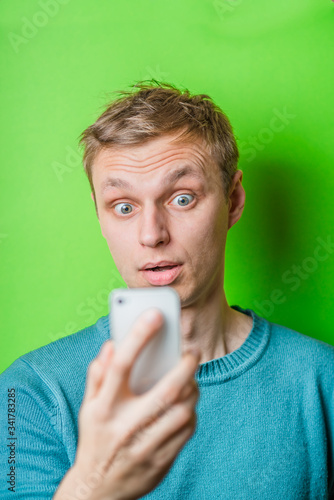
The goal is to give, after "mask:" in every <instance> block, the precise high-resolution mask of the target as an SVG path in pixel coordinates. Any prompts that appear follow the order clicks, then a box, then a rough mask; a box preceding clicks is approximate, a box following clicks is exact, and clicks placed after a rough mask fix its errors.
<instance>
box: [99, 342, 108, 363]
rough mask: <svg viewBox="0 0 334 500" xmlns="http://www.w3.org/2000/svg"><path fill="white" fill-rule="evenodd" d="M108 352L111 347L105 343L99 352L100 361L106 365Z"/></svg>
mask: <svg viewBox="0 0 334 500" xmlns="http://www.w3.org/2000/svg"><path fill="white" fill-rule="evenodd" d="M108 352H109V346H108V343H107V342H105V343H104V344H103V346H102V347H101V350H100V352H99V359H100V360H101V361H102V363H104V362H105V361H106V360H107V358H108Z"/></svg>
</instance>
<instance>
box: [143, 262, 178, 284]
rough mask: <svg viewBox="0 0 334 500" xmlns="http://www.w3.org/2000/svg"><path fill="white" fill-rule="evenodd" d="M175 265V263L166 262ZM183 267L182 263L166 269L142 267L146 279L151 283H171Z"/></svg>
mask: <svg viewBox="0 0 334 500" xmlns="http://www.w3.org/2000/svg"><path fill="white" fill-rule="evenodd" d="M164 265H165V266H167V265H170V266H171V265H173V264H164ZM181 268H182V264H178V265H176V266H175V267H173V269H166V271H149V270H148V269H142V270H141V272H142V273H143V275H144V277H145V279H146V280H147V281H148V282H149V283H150V284H151V285H169V284H170V283H172V282H173V281H174V280H175V279H176V278H177V277H178V275H179V274H180V272H181Z"/></svg>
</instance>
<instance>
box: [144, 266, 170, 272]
mask: <svg viewBox="0 0 334 500" xmlns="http://www.w3.org/2000/svg"><path fill="white" fill-rule="evenodd" d="M173 267H177V266H163V267H152V268H149V269H145V271H155V272H159V271H167V270H168V269H173Z"/></svg>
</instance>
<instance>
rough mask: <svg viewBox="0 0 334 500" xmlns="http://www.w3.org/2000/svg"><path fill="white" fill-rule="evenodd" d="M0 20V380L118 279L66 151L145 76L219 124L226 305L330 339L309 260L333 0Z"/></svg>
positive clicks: (33, 4)
mask: <svg viewBox="0 0 334 500" xmlns="http://www.w3.org/2000/svg"><path fill="white" fill-rule="evenodd" d="M0 19H1V54H2V59H1V68H0V69H1V75H2V78H1V83H0V85H1V101H2V120H1V138H2V147H1V162H2V165H1V169H0V176H1V178H0V182H1V219H0V258H1V317H0V321H1V350H0V353H1V359H0V371H2V370H3V369H5V368H6V367H7V366H9V365H10V364H11V363H12V362H13V360H14V359H16V358H17V357H18V356H20V355H22V354H24V353H25V352H27V351H30V350H32V349H35V348H38V347H39V346H41V345H44V344H47V343H49V342H51V341H53V340H56V339H57V338H60V337H62V336H65V335H68V334H70V333H73V332H75V331H77V330H79V329H81V328H84V327H85V326H88V325H90V324H92V323H94V322H95V321H96V320H97V319H98V318H99V317H100V316H102V315H105V314H107V313H108V305H107V295H108V292H109V291H110V290H111V289H112V288H114V287H118V286H125V284H124V282H123V280H122V279H121V277H120V276H119V274H118V272H117V270H116V269H115V266H114V263H113V260H112V258H111V256H110V253H109V250H108V247H107V244H106V242H105V240H104V239H103V237H102V235H101V233H100V229H99V226H98V221H97V218H96V215H95V211H94V205H93V202H92V200H91V198H90V190H89V184H88V180H87V179H86V177H85V175H84V172H83V168H82V163H81V157H80V153H79V150H78V146H77V144H78V136H79V135H80V133H81V132H82V131H83V130H84V129H85V128H86V127H87V126H88V125H90V124H91V123H93V121H94V120H95V119H96V118H97V117H98V115H99V114H100V113H101V112H102V110H103V107H104V104H105V103H106V102H107V101H108V100H109V99H110V97H111V92H112V91H114V90H117V89H126V88H129V85H131V84H133V83H135V82H136V81H138V80H141V79H150V78H156V79H158V80H165V81H169V82H171V83H174V84H176V85H180V86H183V87H186V88H189V89H190V90H191V91H192V92H195V93H207V94H209V95H210V96H211V97H212V98H213V99H214V101H215V102H216V103H217V104H218V105H219V106H220V107H221V108H222V109H223V110H224V111H225V112H226V113H227V115H228V117H229V118H230V120H231V123H232V125H233V127H234V131H235V134H236V137H237V140H238V144H239V146H240V151H241V159H240V164H239V168H240V169H241V170H243V172H244V175H243V185H244V187H245V190H246V205H245V209H244V213H243V215H242V218H241V219H240V221H239V222H238V223H237V224H236V225H235V226H233V227H232V228H231V230H230V231H229V233H228V240H227V250H226V278H225V290H226V296H227V300H228V303H229V304H230V305H232V304H238V305H240V306H241V307H245V308H251V309H253V310H254V311H255V312H257V313H258V314H260V315H261V316H264V317H266V318H267V319H269V320H270V321H272V322H274V323H279V324H282V325H285V326H288V327H290V328H292V329H294V330H297V331H300V332H302V333H304V334H306V335H309V336H311V337H314V338H318V339H320V340H323V341H325V342H328V343H331V344H334V332H333V305H334V304H333V292H334V286H333V276H334V252H333V247H329V248H328V250H327V251H326V250H325V249H324V248H323V249H322V251H321V254H320V253H319V254H317V253H316V255H321V257H319V258H315V257H314V255H315V253H314V252H316V251H317V250H316V249H317V247H318V246H319V238H320V239H322V240H321V241H328V240H329V241H332V242H333V241H334V234H333V233H334V230H333V228H334V210H333V201H332V200H333V198H332V196H333V194H332V193H333V191H334V173H333V160H334V153H333V137H334V125H333V104H334V98H333V92H332V88H333V53H334V50H333V49H334V47H333V33H334V29H333V24H334V3H333V2H331V1H329V0H326V1H321V0H317V1H310V0H303V1H301V0H296V1H294V2H291V1H290V0H284V1H281V2H268V1H267V0H258V1H257V2H247V1H246V0H229V1H227V0H226V1H223V0H221V1H216V2H214V1H205V0H182V1H180V0H177V1H176V0H169V1H168V2H161V3H160V2H157V1H148V0H146V1H145V0H136V1H133V2H132V1H130V2H121V1H114V2H110V1H106V0H102V1H99V2H97V3H93V2H88V1H87V0H80V1H79V0H62V1H61V2H60V1H57V0H51V1H48V2H47V1H45V2H43V0H41V1H40V2H37V1H32V0H30V1H29V2H26V1H23V0H17V1H16V2H15V5H14V4H13V3H12V2H11V1H10V0H2V2H1V4H0ZM277 113H281V114H282V113H283V114H284V113H285V114H288V115H289V118H287V119H285V123H284V121H283V122H282V121H280V122H278V121H277V120H276V121H275V118H274V117H275V116H277ZM273 124H275V125H273ZM273 127H274V128H275V131H273ZM277 128H279V130H277ZM254 141H255V144H256V146H253V145H252V144H251V143H254ZM331 238H332V240H331ZM320 259H321V260H320ZM293 266H301V267H302V268H303V267H304V271H302V272H303V278H298V277H297V278H296V276H297V275H296V273H295V271H293V269H295V268H293ZM305 269H306V271H305ZM284 276H285V278H284ZM293 276H294V277H295V281H293V282H292V277H293ZM289 279H290V281H289ZM277 289H278V290H280V292H275V290H277ZM275 296H276V298H279V297H280V300H276V299H275ZM273 299H275V300H276V303H275V302H273ZM265 301H266V302H265ZM279 302H280V303H279Z"/></svg>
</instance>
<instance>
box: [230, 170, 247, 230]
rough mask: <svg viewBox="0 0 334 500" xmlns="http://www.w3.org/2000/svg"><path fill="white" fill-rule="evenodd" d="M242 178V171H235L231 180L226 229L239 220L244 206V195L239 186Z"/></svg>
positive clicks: (242, 189)
mask: <svg viewBox="0 0 334 500" xmlns="http://www.w3.org/2000/svg"><path fill="white" fill-rule="evenodd" d="M242 176H243V171H242V170H237V171H236V172H235V174H234V176H233V178H232V184H231V188H230V195H229V202H228V203H229V213H228V229H230V228H231V227H232V226H233V225H234V224H235V223H236V222H237V221H238V220H239V219H240V217H241V215H242V212H243V209H244V206H245V199H246V193H245V190H244V188H243V186H242V185H241V181H242Z"/></svg>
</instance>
